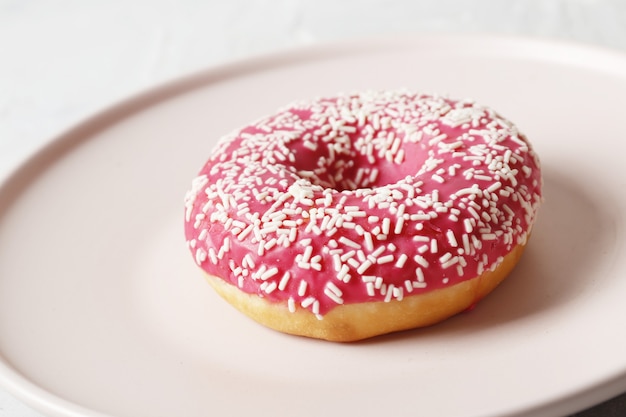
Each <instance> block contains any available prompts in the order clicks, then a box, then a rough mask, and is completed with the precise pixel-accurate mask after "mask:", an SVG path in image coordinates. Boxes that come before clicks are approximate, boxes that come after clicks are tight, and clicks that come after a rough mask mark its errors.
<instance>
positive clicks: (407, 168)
mask: <svg viewBox="0 0 626 417" xmlns="http://www.w3.org/2000/svg"><path fill="white" fill-rule="evenodd" d="M362 142H363V139H362V138H359V137H356V138H350V137H349V138H348V140H346V141H345V143H344V142H333V144H332V145H330V144H329V145H327V146H319V145H318V144H312V143H310V142H308V143H306V144H301V145H300V146H297V147H295V149H293V152H294V156H295V158H294V161H295V162H294V163H293V165H292V169H293V170H294V171H295V174H296V175H298V176H299V177H300V178H302V179H305V180H307V181H310V182H311V184H313V185H319V186H322V187H324V188H331V189H333V190H336V191H339V192H341V191H355V190H358V189H374V188H378V187H384V186H387V185H390V184H395V183H397V182H399V181H400V180H402V179H404V178H406V177H407V176H414V175H415V173H416V172H418V171H419V170H420V169H421V167H422V166H423V164H424V162H425V160H426V152H425V151H424V149H423V148H422V146H421V145H419V144H415V143H406V142H405V143H403V144H402V146H401V147H399V148H398V149H396V150H395V152H393V153H386V152H382V151H380V150H376V151H375V152H371V151H370V153H368V151H367V147H366V146H363V145H362ZM338 144H339V145H338ZM359 145H361V146H359Z"/></svg>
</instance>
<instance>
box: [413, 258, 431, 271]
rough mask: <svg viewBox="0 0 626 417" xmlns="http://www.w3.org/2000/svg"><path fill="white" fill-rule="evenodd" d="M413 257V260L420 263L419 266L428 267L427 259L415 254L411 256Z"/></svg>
mask: <svg viewBox="0 0 626 417" xmlns="http://www.w3.org/2000/svg"><path fill="white" fill-rule="evenodd" d="M413 259H414V260H415V262H417V263H418V264H420V265H421V266H423V267H424V268H428V261H427V260H426V258H424V257H423V256H421V255H415V256H414V257H413Z"/></svg>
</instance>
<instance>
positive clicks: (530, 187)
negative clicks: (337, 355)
mask: <svg viewBox="0 0 626 417" xmlns="http://www.w3.org/2000/svg"><path fill="white" fill-rule="evenodd" d="M541 187H542V178H541V169H540V163H539V159H538V157H537V155H536V153H535V152H534V150H533V148H532V147H531V145H530V143H529V142H528V140H527V138H526V137H525V136H524V135H523V134H522V133H521V132H520V131H519V130H518V128H517V127H516V126H515V125H514V124H513V123H511V122H510V121H508V120H507V119H505V118H503V117H502V116H500V115H499V114H498V113H496V112H495V111H494V110H492V109H491V108H489V107H486V106H483V105H480V104H478V103H476V102H475V101H472V100H456V99H451V98H449V97H447V96H440V95H434V94H422V93H413V92H409V91H368V92H358V93H353V94H341V95H337V96H334V97H325V98H318V99H315V100H311V101H307V102H297V103H295V104H292V105H289V106H287V107H285V108H283V109H282V110H279V111H278V112H277V113H276V114H273V115H270V116H267V117H264V118H261V119H260V120H258V121H256V122H254V123H251V124H249V125H247V126H245V127H243V128H241V129H237V130H235V131H233V132H232V133H230V134H227V135H225V136H224V137H222V138H221V139H219V141H218V143H217V145H216V146H215V148H214V150H213V152H212V153H211V155H210V158H209V159H208V161H207V162H206V164H205V165H204V166H203V167H202V169H201V170H200V172H199V174H198V175H197V176H196V177H195V178H194V179H193V180H192V183H191V187H190V189H189V190H188V192H187V194H186V196H185V207H184V212H185V237H186V242H187V246H188V248H189V249H190V251H191V254H192V256H193V259H194V260H195V262H196V263H197V265H198V266H199V267H200V268H201V269H202V270H203V271H204V272H205V276H206V279H207V280H208V282H209V283H210V284H211V285H212V286H213V288H214V289H215V290H216V291H217V292H218V293H219V294H220V295H221V296H222V297H223V298H224V299H225V300H226V301H228V302H229V303H230V304H232V305H233V306H234V307H235V308H237V309H238V310H240V311H241V312H243V313H244V314H246V315H248V316H249V317H251V318H252V319H254V320H256V321H258V322H259V323H261V324H263V325H266V326H268V327H270V328H273V329H275V330H278V331H281V332H284V333H289V334H294V335H300V336H307V337H312V338H318V339H325V340H331V341H340V342H349V341H356V340H361V339H365V338H369V337H373V336H377V335H381V334H385V333H390V332H396V331H400V330H407V329H413V328H418V327H423V326H428V325H432V324H435V323H437V322H440V321H442V320H444V319H446V318H448V317H451V316H453V315H455V314H457V313H460V312H462V311H464V310H468V309H471V308H472V307H473V306H474V305H475V304H476V303H477V302H478V301H479V300H480V299H482V298H483V297H484V296H486V295H487V294H488V293H490V292H491V291H492V290H493V289H494V288H496V286H497V285H498V284H499V283H500V282H501V281H502V280H503V279H504V278H505V277H506V276H507V275H508V274H509V272H510V271H511V270H512V269H513V268H514V266H515V265H516V263H517V262H518V260H519V259H520V257H521V255H522V253H523V251H524V248H525V246H526V243H527V241H528V238H529V235H530V233H531V229H532V226H533V224H534V222H535V219H536V217H537V211H538V208H539V206H540V204H541V202H542V192H541Z"/></svg>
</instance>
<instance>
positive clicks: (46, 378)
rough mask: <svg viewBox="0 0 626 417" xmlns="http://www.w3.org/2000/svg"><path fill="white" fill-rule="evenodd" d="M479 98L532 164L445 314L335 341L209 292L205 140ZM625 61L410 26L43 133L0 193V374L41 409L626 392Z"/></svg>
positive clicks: (502, 402)
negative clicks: (366, 108)
mask: <svg viewBox="0 0 626 417" xmlns="http://www.w3.org/2000/svg"><path fill="white" fill-rule="evenodd" d="M395 88H408V89H410V90H419V91H424V92H439V93H446V94H449V95H450V96H453V97H472V98H474V99H476V100H478V101H480V102H482V103H485V104H489V105H490V106H492V107H494V108H496V109H497V110H498V111H499V112H500V113H502V114H504V115H505V116H507V117H508V118H510V119H512V120H514V121H515V122H516V123H517V124H518V125H519V126H520V127H521V129H522V130H523V131H525V133H526V134H527V135H528V136H529V137H530V138H531V140H532V141H533V143H534V144H535V148H536V150H537V151H538V153H539V155H540V156H541V158H542V163H543V167H544V173H545V177H544V181H545V196H546V202H545V205H544V206H543V207H542V209H541V212H540V216H539V221H538V223H537V225H536V227H535V230H534V233H533V236H532V239H531V241H530V245H529V247H528V249H527V252H526V254H525V255H524V257H523V260H522V261H521V263H520V264H519V265H518V267H517V268H516V270H515V271H514V273H513V274H512V275H511V276H510V277H509V279H508V280H507V281H505V282H504V283H503V284H502V286H501V287H500V288H498V289H497V290H496V292H494V293H493V294H492V295H491V296H490V297H488V298H487V299H485V300H484V301H483V302H482V303H480V304H479V305H478V306H477V308H475V309H474V310H472V311H471V312H468V313H464V314H461V315H458V316H456V317H454V318H452V319H450V320H448V321H446V322H444V323H442V324H440V325H436V326H433V327H429V328H426V329H422V330H416V331H409V332H404V333H399V334H394V335H389V336H384V337H379V338H375V339H371V340H369V341H365V342H361V343H352V344H336V343H329V342H321V341H315V340H309V339H305V338H298V337H292V336H287V335H283V334H279V333H276V332H274V331H272V330H269V329H266V328H264V327H261V326H259V325H257V324H255V323H253V322H251V321H250V320H249V319H247V318H246V317H244V316H242V315H240V314H239V313H237V312H236V311H235V310H234V309H232V308H231V307H230V306H228V305H226V304H225V302H223V301H222V300H221V299H220V298H219V297H218V296H217V295H216V294H214V293H213V291H212V290H211V288H210V287H209V286H208V285H206V284H205V282H204V280H203V278H202V275H201V273H200V271H199V270H198V269H197V268H196V267H195V265H194V262H193V260H192V258H191V255H190V254H188V253H187V249H186V246H185V241H184V238H183V233H182V215H183V208H182V206H183V204H182V200H183V196H184V194H185V191H186V190H187V187H188V186H189V184H190V181H191V179H192V178H193V176H194V175H195V173H196V171H197V170H198V169H199V168H200V166H201V165H202V163H203V162H204V160H205V159H206V157H207V156H208V154H209V151H210V149H211V148H212V147H213V145H214V144H215V142H216V138H218V137H219V136H221V135H222V134H225V133H227V132H229V131H231V130H232V129H234V128H236V127H238V126H240V125H242V124H244V123H246V122H248V121H251V120H254V119H256V118H258V117H260V116H263V115H265V114H268V113H271V112H273V111H274V110H275V109H276V108H278V107H281V106H283V105H285V104H287V103H289V102H291V101H293V100H297V99H303V98H310V97H316V96H322V95H327V94H335V93H337V92H339V91H345V92H350V91H356V90H364V89H395ZM624 108H626V57H624V56H622V55H619V54H617V53H613V52H610V51H604V50H597V49H592V48H589V47H583V46H576V45H569V44H562V43H555V42H545V41H539V40H525V39H511V38H494V37H455V36H419V37H402V38H386V39H369V40H362V41H353V42H346V43H342V44H335V45H325V46H314V47H311V48H307V49H302V50H295V51H289V52H283V53H279V54H275V55H271V56H264V57H259V58H254V59H251V60H247V61H242V62H238V63H234V64H229V65H225V66H222V67H218V68H213V69H210V70H207V71H204V72H201V73H198V74H195V75H191V76H188V77H186V78H184V79H182V80H178V81H174V82H171V83H168V84H166V85H164V86H161V87H158V88H156V89H154V90H151V91H148V92H145V93H143V94H141V95H139V96H136V97H134V98H131V99H129V100H127V101H125V102H123V103H120V104H119V105H116V106H114V107H113V108H110V109H109V110H106V111H104V112H102V113H101V114H99V115H96V116H95V117H93V118H91V119H90V120H87V121H86V122H84V123H82V124H80V125H79V126H77V127H76V128H74V129H72V130H71V131H69V132H67V133H66V134H64V135H62V136H61V137H59V138H57V139H56V140H54V141H52V142H51V143H50V144H49V145H48V146H46V147H45V148H44V149H42V150H41V151H39V152H38V153H37V154H36V155H34V156H33V157H32V158H30V159H29V160H28V161H26V162H25V163H24V164H23V165H22V166H21V168H19V169H18V170H17V171H16V172H14V173H13V174H12V175H11V176H10V177H9V178H7V179H6V180H5V181H4V183H3V185H2V187H1V188H0V381H1V384H2V386H3V387H5V388H6V389H7V390H9V391H10V392H12V393H13V394H15V395H16V396H17V397H18V398H20V399H21V400H22V401H24V402H26V403H27V404H29V405H30V406H32V407H34V408H35V409H37V410H39V411H41V412H42V413H44V414H47V415H51V416H64V417H69V416H72V417H76V416H85V417H96V416H98V417H104V416H107V417H126V416H139V415H141V416H154V417H160V416H168V417H169V416H173V415H176V416H187V417H196V416H206V415H207V414H210V413H211V414H218V415H227V414H228V415H244V413H254V415H261V416H263V415H299V416H319V415H339V414H346V413H349V414H350V415H357V414H358V415H361V416H380V415H394V416H404V415H431V416H434V415H436V416H439V417H448V416H504V415H506V416H522V415H524V416H556V415H563V414H566V413H569V412H572V411H575V410H579V409H582V408H584V407H586V406H589V405H591V404H593V403H596V402H599V401H602V400H604V399H606V398H608V397H610V396H613V395H615V394H617V393H619V392H623V391H624V390H626V355H625V354H624V352H626V333H625V332H624V326H623V318H624V317H625V316H626V303H624V301H623V298H624V297H623V294H625V293H626V280H624V279H623V276H624V274H625V273H626V258H625V257H624V256H622V253H623V251H624V245H625V241H626V234H625V233H626V232H625V229H624V224H625V217H626V193H624V192H623V190H624V187H625V186H626V164H624V152H625V151H626V146H625V145H624V140H623V139H624V138H625V137H626V125H625V124H624Z"/></svg>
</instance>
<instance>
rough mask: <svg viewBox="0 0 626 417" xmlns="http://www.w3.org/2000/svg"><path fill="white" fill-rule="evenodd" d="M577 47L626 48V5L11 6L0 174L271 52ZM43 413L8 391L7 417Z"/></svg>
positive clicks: (150, 2)
mask: <svg viewBox="0 0 626 417" xmlns="http://www.w3.org/2000/svg"><path fill="white" fill-rule="evenodd" d="M421 32H430V33H432V32H445V33H449V32H453V33H482V34H484V33H486V34H494V35H499V34H502V35H504V34H506V35H523V36H532V37H543V38H551V39H561V40H570V41H576V42H582V43H586V44H595V45H598V46H602V47H610V48H613V49H618V50H622V51H624V52H626V1H622V0H440V1H436V0H413V1H412V0H384V1H383V0H317V1H314V0H308V1H307V0H280V1H270V0H265V1H253V0H229V1H228V2H226V1H219V0H205V1H202V0H175V1H174V0H134V1H133V0H131V1H125V0H101V1H97V0H92V1H87V0H50V1H44V0H0V178H1V177H2V176H3V175H5V174H7V173H8V172H9V171H10V170H11V169H12V168H14V167H15V166H16V165H18V164H19V163H20V162H21V161H22V160H23V159H24V158H25V157H27V156H28V155H29V154H30V153H32V152H33V151H34V150H35V149H37V148H38V147H39V146H41V144H43V143H45V142H47V141H49V140H50V139H51V138H53V137H54V136H55V135H57V134H59V133H60V132H62V131H64V130H65V129H67V128H68V127H69V126H72V125H73V124H75V123H77V122H79V121H80V120H81V119H83V118H84V117H86V116H88V115H90V114H93V113H94V112H96V111H98V110H99V109H101V108H103V107H106V106H108V105H110V104H112V103H115V102H116V101H117V100H119V99H121V98H124V97H125V96H127V95H129V94H132V93H134V92H137V91H139V90H143V89H146V88H148V87H150V86H152V85H154V84H156V83H159V82H162V81H164V80H167V79H172V78H175V77H177V76H179V75H181V74H186V73H189V72H191V71H194V70H198V69H201V68H203V67H206V66H210V65H215V64H219V63H223V62H227V61H231V60H234V59H241V58H245V57H249V56H252V55H258V54H262V53H264V52H270V51H276V50H282V49H285V48H292V47H297V46H299V45H305V44H312V43H318V42H331V41H334V40H340V39H347V38H358V37H363V36H368V37H370V36H376V35H384V34H397V33H421ZM5 416H6V417H9V416H10V417H39V416H40V415H39V414H38V413H35V412H33V411H31V410H30V409H28V408H27V407H25V406H24V405H21V404H20V403H19V402H18V401H17V400H15V399H14V398H13V397H12V396H10V395H9V394H8V393H6V392H4V391H2V390H1V389H0V417H5Z"/></svg>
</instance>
